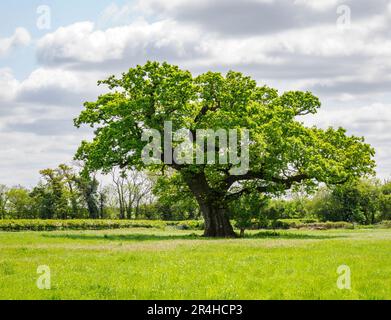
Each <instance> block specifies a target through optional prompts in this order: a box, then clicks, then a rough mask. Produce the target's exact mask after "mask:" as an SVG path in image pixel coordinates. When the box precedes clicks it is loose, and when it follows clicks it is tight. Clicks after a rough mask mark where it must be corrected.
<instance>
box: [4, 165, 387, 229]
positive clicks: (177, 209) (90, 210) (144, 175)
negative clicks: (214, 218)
mask: <svg viewBox="0 0 391 320" xmlns="http://www.w3.org/2000/svg"><path fill="white" fill-rule="evenodd" d="M40 175H41V178H40V181H39V183H38V184H37V185H36V186H35V187H33V188H31V189H29V188H26V187H23V186H14V187H7V186H5V185H0V218H1V219H87V218H88V219H109V218H110V219H150V220H195V219H201V213H200V210H199V207H198V204H197V202H196V200H195V198H194V196H193V195H192V193H191V191H190V190H189V188H188V187H187V186H186V184H184V183H183V180H182V178H181V176H180V175H178V174H173V173H172V172H165V173H162V174H161V175H156V174H151V173H148V172H140V171H137V170H120V169H113V170H112V171H111V172H110V173H108V174H107V175H106V178H105V179H102V177H101V176H99V175H98V174H91V173H88V174H87V173H85V172H84V171H83V170H82V169H81V168H80V167H79V166H69V165H65V164H61V165H59V166H58V167H57V168H55V169H44V170H41V171H40ZM102 180H105V182H102ZM230 213H231V218H233V219H235V220H236V221H237V225H239V226H242V227H243V229H245V228H248V227H250V225H251V224H252V223H253V222H254V221H256V222H257V223H258V224H261V225H262V221H273V220H278V219H295V218H300V219H316V220H320V221H346V222H354V223H357V224H364V225H369V224H374V223H377V222H380V221H382V220H391V181H385V182H380V181H379V180H376V179H367V180H358V181H354V182H349V183H346V184H343V185H337V186H335V187H333V188H326V187H324V188H321V189H319V190H318V191H317V192H316V193H315V194H308V193H305V192H294V193H292V194H290V195H289V196H284V197H279V198H272V197H268V196H267V195H265V194H260V193H256V192H254V193H250V194H248V195H245V196H243V197H240V198H239V199H237V200H235V201H232V202H231V203H230Z"/></svg>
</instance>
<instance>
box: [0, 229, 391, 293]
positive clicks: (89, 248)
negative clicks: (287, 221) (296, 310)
mask: <svg viewBox="0 0 391 320" xmlns="http://www.w3.org/2000/svg"><path fill="white" fill-rule="evenodd" d="M390 248H391V230H380V229H373V230H327V231H298V230H292V231H291V230H288V231H281V232H272V231H267V232H250V233H249V234H248V236H247V238H245V239H218V240H216V239H214V240H212V239H207V238H202V237H201V232H199V233H195V234H194V233H193V232H191V231H190V232H189V231H179V230H178V231H174V230H167V231H163V230H158V229H151V230H149V229H148V230H147V229H132V230H110V231H107V230H105V231H62V232H51V233H48V232H46V233H45V232H42V233H41V232H35V233H33V232H22V233H1V232H0V298H1V299H390V298H391V254H390ZM43 264H44V265H48V266H49V267H50V269H51V273H52V289H51V290H39V289H37V287H36V285H35V283H36V280H37V277H38V275H37V273H36V270H37V267H38V266H39V265H43ZM341 264H346V265H348V266H349V267H350V268H351V272H352V290H350V291H348V290H339V289H338V288H337V286H336V281H337V277H338V274H337V272H336V270H337V268H338V266H339V265H341Z"/></svg>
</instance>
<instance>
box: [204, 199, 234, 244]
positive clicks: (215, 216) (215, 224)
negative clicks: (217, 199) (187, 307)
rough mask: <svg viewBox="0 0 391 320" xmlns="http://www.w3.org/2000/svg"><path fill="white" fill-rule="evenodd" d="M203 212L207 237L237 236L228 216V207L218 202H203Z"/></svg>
mask: <svg viewBox="0 0 391 320" xmlns="http://www.w3.org/2000/svg"><path fill="white" fill-rule="evenodd" d="M201 212H202V215H203V217H204V220H205V231H204V236H205V237H219V238H234V237H236V234H235V232H234V230H233V228H232V225H231V222H230V221H229V218H228V216H227V213H228V210H227V208H225V207H222V206H220V205H218V204H217V205H214V204H202V205H201Z"/></svg>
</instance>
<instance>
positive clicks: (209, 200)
mask: <svg viewBox="0 0 391 320" xmlns="http://www.w3.org/2000/svg"><path fill="white" fill-rule="evenodd" d="M185 180H186V182H187V184H188V186H189V188H190V190H191V191H192V192H193V194H194V196H195V197H196V199H197V202H198V204H199V206H200V209H201V213H202V215H203V217H204V220H205V230H204V236H205V237H214V238H235V237H236V234H235V232H234V230H233V228H232V225H231V222H230V221H229V217H228V208H227V206H225V204H224V202H223V201H222V195H219V194H215V192H214V191H213V190H211V189H210V188H209V185H208V183H207V181H206V179H205V176H204V175H203V174H198V175H196V176H191V177H185Z"/></svg>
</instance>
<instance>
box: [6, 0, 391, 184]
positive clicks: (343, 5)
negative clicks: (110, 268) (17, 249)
mask: <svg viewBox="0 0 391 320" xmlns="http://www.w3.org/2000/svg"><path fill="white" fill-rule="evenodd" d="M71 2H72V1H71ZM75 3H76V2H75ZM78 5H82V4H80V3H78ZM51 10H52V14H53V15H54V14H56V15H61V14H63V15H64V16H65V15H70V14H71V13H68V12H56V7H55V6H53V7H51ZM8 14H10V13H8ZM32 14H35V13H34V12H33V13H32ZM349 17H350V23H349ZM23 23H24V21H15V27H14V32H13V33H11V34H2V33H1V34H0V61H1V63H0V87H1V90H0V139H1V140H0V141H1V148H2V156H1V157H0V168H1V170H0V183H6V184H16V183H23V184H27V185H33V184H34V183H36V181H37V179H38V170H40V169H42V168H45V167H47V166H51V167H54V166H56V165H57V164H59V163H61V162H66V161H70V160H71V159H72V156H73V154H74V152H75V150H76V147H77V145H78V144H79V142H80V140H81V139H83V138H86V137H88V136H89V131H88V130H86V129H84V130H77V129H75V128H74V127H73V126H72V119H73V118H74V117H75V116H76V115H77V114H78V113H79V112H80V111H81V109H82V104H83V102H84V101H86V100H92V99H94V98H96V96H97V95H98V94H100V93H101V92H102V88H98V87H97V86H96V82H97V80H99V79H102V78H106V77H107V76H109V75H110V74H118V73H120V72H122V71H125V70H126V69H128V68H130V67H133V66H135V65H136V64H142V63H144V62H145V61H147V60H159V61H168V62H170V63H175V64H178V65H179V66H180V67H182V68H187V69H189V70H191V71H192V72H194V73H195V74H197V73H201V72H204V71H206V70H215V71H221V72H225V71H228V70H230V69H234V70H238V71H242V72H245V73H246V74H248V75H251V76H252V77H254V78H255V79H256V80H257V81H258V82H259V84H261V85H262V84H268V85H270V86H274V87H276V88H277V89H279V90H280V91H281V92H283V91H285V90H296V89H299V90H311V91H313V92H314V93H315V94H317V95H318V96H319V97H320V99H321V101H322V103H323V108H322V110H321V111H320V112H319V114H317V115H316V116H315V117H313V118H306V119H305V122H306V123H308V124H309V125H312V124H315V125H318V126H320V127H327V126H344V127H346V128H347V129H348V132H349V133H351V134H355V135H359V136H365V137H366V140H367V141H368V142H369V143H371V144H372V145H373V146H374V147H375V148H376V151H377V155H376V160H377V162H378V176H379V177H381V178H389V177H390V173H391V142H390V141H391V130H390V129H389V128H390V126H391V93H390V88H391V72H390V71H391V31H390V30H391V0H374V1H364V0H354V1H353V0H350V1H348V0H345V1H339V0H291V1H288V0H244V1H234V0H215V1H207V0H197V1H189V0H186V1H184V0H170V1H167V0H143V1H141V0H140V1H133V2H128V3H124V2H123V1H121V3H114V2H110V1H107V6H106V8H105V9H104V10H102V11H101V12H99V14H96V15H94V16H85V17H84V18H83V19H78V21H72V22H70V23H64V24H63V25H60V26H56V27H55V28H52V29H50V30H46V31H40V32H37V31H36V30H28V29H26V27H24V24H23ZM32 56H33V58H34V59H33V60H35V63H31V64H30V65H28V64H27V63H26V65H23V66H22V67H23V68H24V70H25V72H26V74H27V76H25V77H17V76H16V75H15V72H14V70H16V69H18V70H19V69H20V68H21V65H20V64H21V63H23V61H24V59H20V57H26V60H28V61H31V60H32V59H31V57H32ZM27 58H28V59H27ZM1 59H2V60H1Z"/></svg>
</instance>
